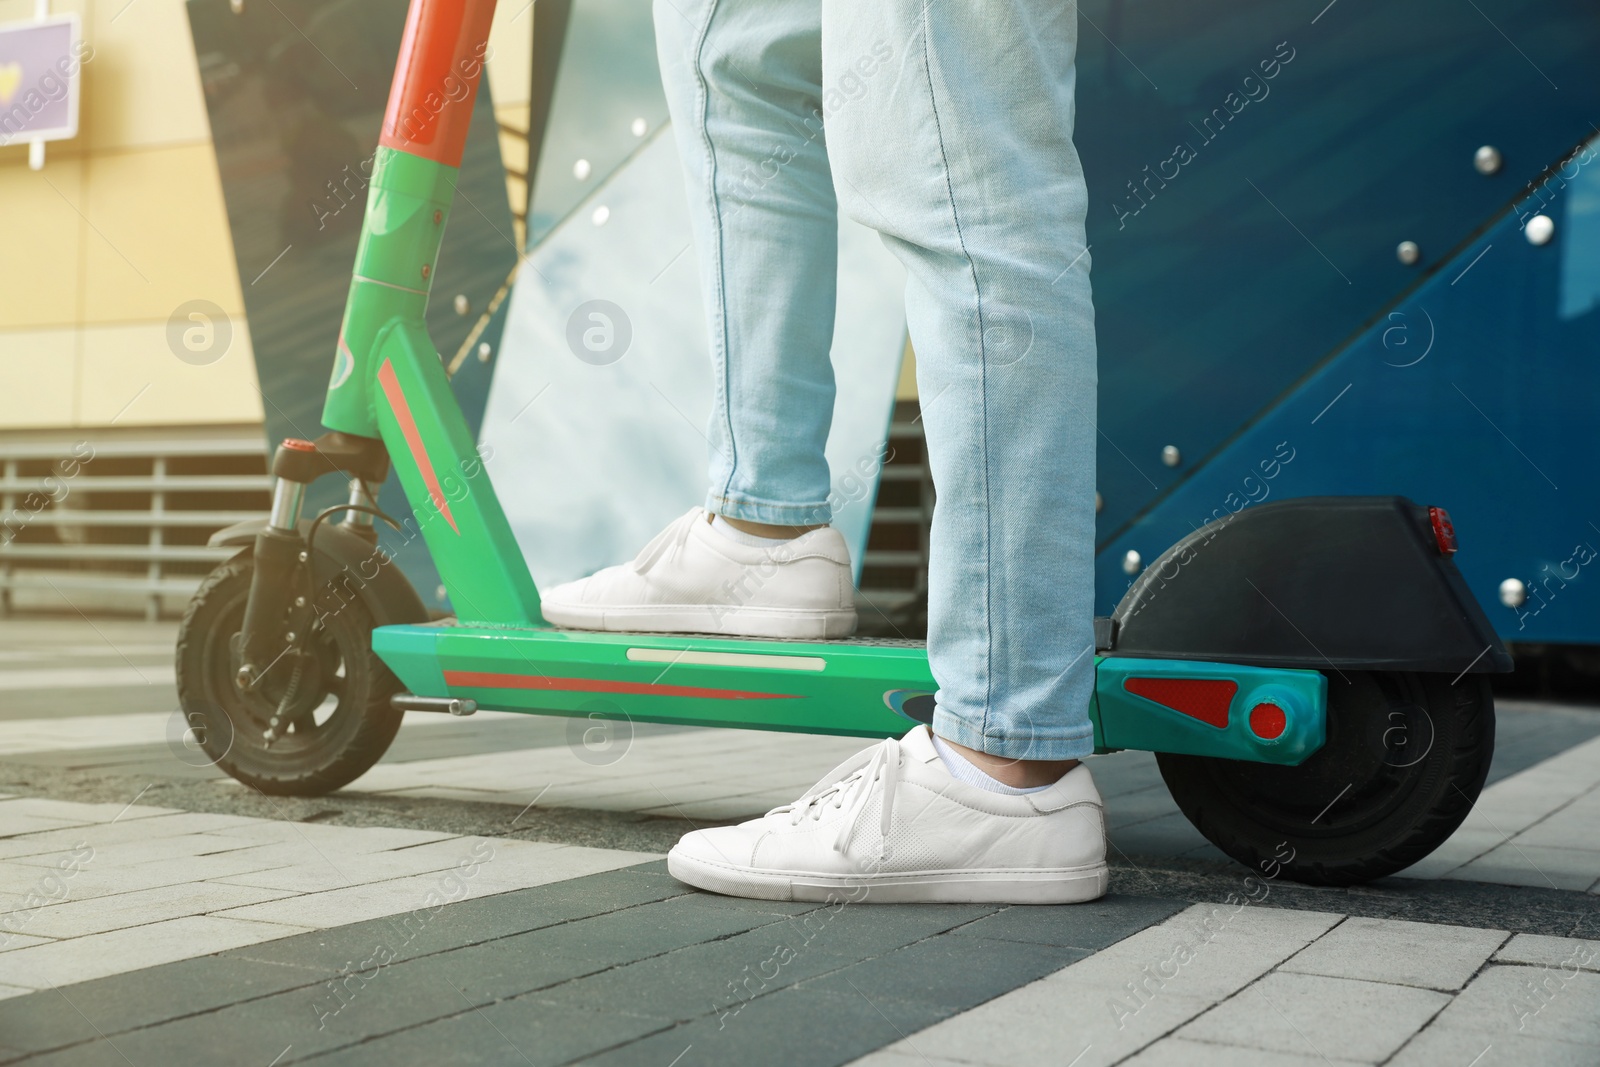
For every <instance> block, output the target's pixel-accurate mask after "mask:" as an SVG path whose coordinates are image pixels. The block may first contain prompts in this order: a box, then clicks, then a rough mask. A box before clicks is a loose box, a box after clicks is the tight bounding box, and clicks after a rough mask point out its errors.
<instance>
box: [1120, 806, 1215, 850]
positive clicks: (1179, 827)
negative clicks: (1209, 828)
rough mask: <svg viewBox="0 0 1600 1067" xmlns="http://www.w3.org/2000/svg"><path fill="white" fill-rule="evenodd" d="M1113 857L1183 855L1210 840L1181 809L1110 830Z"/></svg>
mask: <svg viewBox="0 0 1600 1067" xmlns="http://www.w3.org/2000/svg"><path fill="white" fill-rule="evenodd" d="M1110 839H1111V844H1112V846H1113V848H1112V855H1113V857H1115V856H1117V855H1119V854H1120V855H1121V856H1123V857H1124V858H1126V857H1130V856H1131V857H1139V856H1155V857H1168V856H1177V855H1181V854H1182V853H1184V852H1187V851H1188V850H1190V849H1192V848H1196V847H1198V846H1200V845H1204V844H1205V843H1206V839H1205V837H1204V835H1202V834H1201V833H1200V831H1199V830H1196V829H1195V828H1194V824H1193V823H1191V822H1190V821H1189V820H1188V819H1187V818H1185V817H1184V816H1183V814H1182V813H1181V812H1173V813H1172V814H1170V815H1163V816H1161V817H1159V818H1154V819H1145V820H1143V821H1142V822H1138V823H1135V824H1133V825H1132V826H1124V827H1121V828H1120V829H1118V830H1115V831H1112V832H1111V833H1110Z"/></svg>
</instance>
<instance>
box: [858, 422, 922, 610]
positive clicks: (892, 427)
mask: <svg viewBox="0 0 1600 1067" xmlns="http://www.w3.org/2000/svg"><path fill="white" fill-rule="evenodd" d="M919 415H920V409H919V407H918V405H917V402H916V401H914V400H911V401H906V400H902V401H900V402H899V403H898V404H896V405H895V411H894V417H893V419H892V420H891V422H890V424H889V447H888V451H887V453H886V454H887V457H888V458H887V460H886V462H885V463H884V465H883V468H882V470H881V472H880V475H879V483H878V496H877V500H876V502H875V504H874V506H873V509H872V528H871V532H870V533H869V534H868V537H867V550H866V552H865V553H864V554H863V556H862V561H861V562H862V568H861V587H860V589H859V590H858V591H857V594H856V597H857V608H858V610H859V611H860V615H861V632H863V633H867V634H880V635H883V636H900V637H921V636H922V633H923V630H924V628H925V627H926V619H925V613H926V604H927V595H928V526H929V524H930V523H931V522H932V521H933V478H932V476H931V475H930V474H929V473H928V461H927V452H926V450H925V448H924V443H923V435H922V423H921V422H920V421H919Z"/></svg>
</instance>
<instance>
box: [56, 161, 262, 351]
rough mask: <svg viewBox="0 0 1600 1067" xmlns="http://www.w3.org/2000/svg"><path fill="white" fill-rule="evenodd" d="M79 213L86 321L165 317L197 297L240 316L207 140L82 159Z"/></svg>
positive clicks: (223, 214)
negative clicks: (86, 226)
mask: <svg viewBox="0 0 1600 1067" xmlns="http://www.w3.org/2000/svg"><path fill="white" fill-rule="evenodd" d="M85 186H86V191H87V195H86V197H85V203H86V207H85V210H84V214H86V215H87V216H88V217H89V221H90V222H91V223H92V224H93V225H94V227H95V229H96V230H98V231H99V232H98V233H94V234H91V236H90V239H89V240H88V241H87V242H86V248H87V255H86V257H85V266H84V285H85V304H84V321H85V322H86V323H114V322H137V321H140V320H152V319H158V320H160V321H161V322H165V321H166V320H167V318H168V316H170V315H171V314H172V312H173V311H174V310H175V309H176V308H177V307H178V306H179V305H180V304H184V303H186V302H188V301H190V300H196V299H204V300H210V301H211V302H212V303H214V304H217V305H218V306H220V307H221V308H222V309H223V310H224V311H226V312H228V313H229V314H231V315H236V316H239V317H241V318H242V317H243V313H244V298H243V296H242V295H241V293H240V289H239V278H238V274H237V273H236V270H237V268H236V267H235V264H234V260H233V247H232V240H231V238H230V236H229V232H228V220H227V213H226V212H225V210H224V209H223V203H222V187H221V183H220V182H219V181H218V180H217V168H216V162H215V157H214V156H213V154H212V150H211V146H210V145H209V144H200V145H190V146H184V147H179V148H157V149H144V150H140V151H135V152H126V153H116V154H113V155H104V156H91V157H90V158H89V160H88V163H87V167H86V171H85Z"/></svg>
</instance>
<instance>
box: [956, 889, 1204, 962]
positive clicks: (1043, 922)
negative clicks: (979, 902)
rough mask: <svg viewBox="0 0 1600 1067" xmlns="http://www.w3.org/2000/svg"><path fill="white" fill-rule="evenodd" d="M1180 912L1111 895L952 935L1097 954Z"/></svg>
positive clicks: (995, 919)
mask: <svg viewBox="0 0 1600 1067" xmlns="http://www.w3.org/2000/svg"><path fill="white" fill-rule="evenodd" d="M1185 907H1187V905H1186V904H1185V903H1184V902H1183V901H1181V900H1164V899H1161V898H1158V897H1132V896H1126V895H1123V894H1120V893H1111V894H1108V895H1106V896H1104V897H1101V898H1100V899H1099V900H1095V901H1091V902H1089V903H1087V904H1064V905H1060V906H1055V907H1041V906H1033V905H1030V906H1026V907H1020V906H1019V907H1012V908H1006V909H1005V910H1003V911H999V912H996V913H995V914H993V915H987V916H984V917H983V918H981V919H979V920H977V921H976V922H971V923H968V924H966V925H965V926H962V927H958V928H957V929H956V930H955V931H953V932H954V933H955V934H957V935H959V936H970V937H988V938H998V939H1000V940H1003V941H1028V942H1032V943H1033V944H1036V945H1061V946H1064V947H1068V948H1083V949H1089V950H1090V951H1095V952H1097V951H1099V950H1100V949H1102V948H1105V947H1106V946H1107V945H1111V944H1115V943H1116V942H1118V941H1121V940H1122V939H1123V938H1125V937H1128V936H1130V935H1132V934H1136V933H1138V932H1139V931H1140V930H1143V929H1145V928H1147V927H1150V926H1153V925H1155V924H1156V923H1159V922H1162V921H1164V920H1166V919H1168V918H1170V917H1171V916H1173V915H1175V914H1177V913H1178V912H1180V911H1182V910H1183V909H1184V908H1185Z"/></svg>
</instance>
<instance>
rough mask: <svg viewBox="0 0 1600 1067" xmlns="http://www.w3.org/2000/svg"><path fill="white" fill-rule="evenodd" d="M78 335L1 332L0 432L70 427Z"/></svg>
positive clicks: (57, 331) (66, 329) (72, 330)
mask: <svg viewBox="0 0 1600 1067" xmlns="http://www.w3.org/2000/svg"><path fill="white" fill-rule="evenodd" d="M77 346H78V331H77V330H76V329H75V328H73V327H71V326H64V327H59V328H57V329H53V330H0V382H4V383H5V388H3V389H0V427H5V428H6V429H26V428H32V427H36V426H67V425H70V424H71V423H72V418H73V414H72V400H73V396H72V393H73V380H74V378H75V376H76V375H75V374H74V365H75V364H76V362H77V351H76V350H77Z"/></svg>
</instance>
